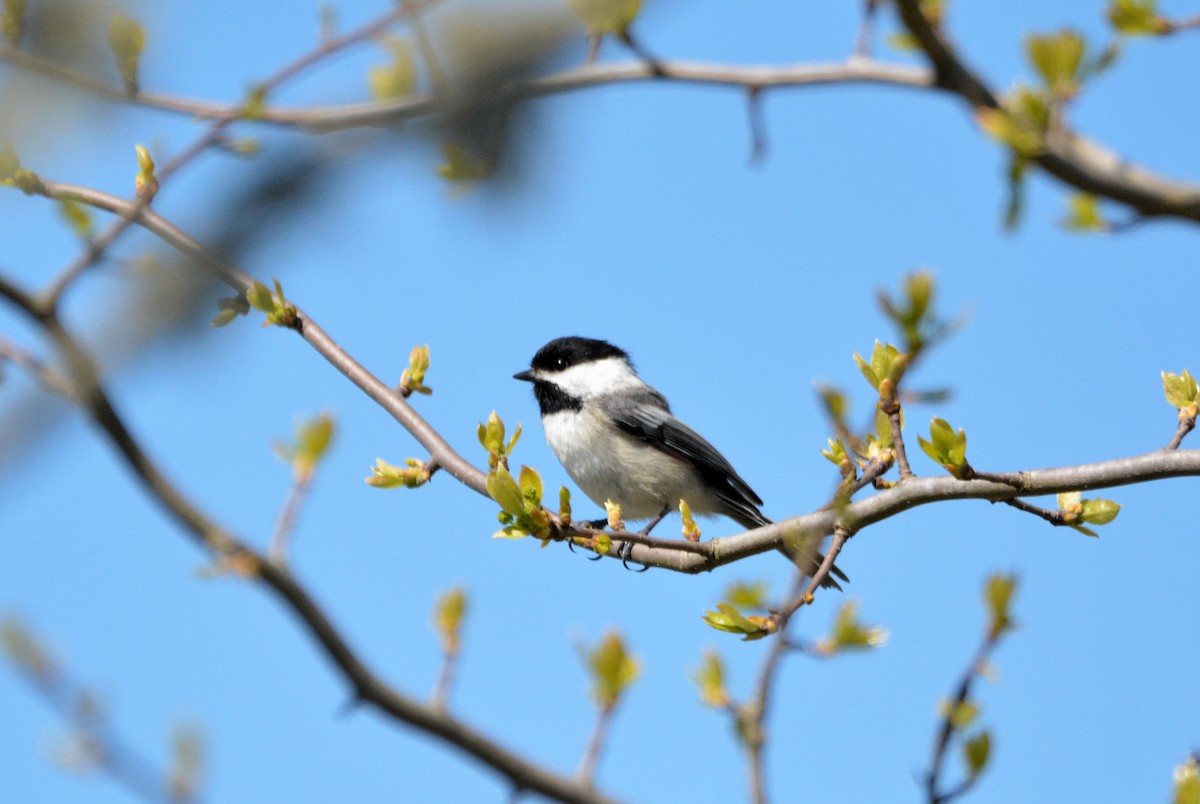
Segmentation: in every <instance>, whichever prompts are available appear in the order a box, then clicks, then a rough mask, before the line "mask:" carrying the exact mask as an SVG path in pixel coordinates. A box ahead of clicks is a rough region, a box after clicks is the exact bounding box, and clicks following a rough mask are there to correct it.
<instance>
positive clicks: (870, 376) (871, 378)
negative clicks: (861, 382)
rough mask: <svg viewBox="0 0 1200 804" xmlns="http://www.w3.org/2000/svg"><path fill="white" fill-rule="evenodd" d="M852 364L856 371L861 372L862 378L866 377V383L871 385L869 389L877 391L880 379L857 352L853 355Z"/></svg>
mask: <svg viewBox="0 0 1200 804" xmlns="http://www.w3.org/2000/svg"><path fill="white" fill-rule="evenodd" d="M878 342H879V341H876V343H878ZM854 362H855V364H856V365H857V366H858V370H859V371H861V372H862V375H863V376H864V377H866V379H867V382H869V383H870V384H871V387H872V388H874V389H875V390H876V391H878V390H879V380H880V377H879V375H878V374H876V373H875V369H874V368H872V367H871V364H870V363H868V362H867V361H866V360H863V357H862V355H860V354H859V353H858V352H855V353H854Z"/></svg>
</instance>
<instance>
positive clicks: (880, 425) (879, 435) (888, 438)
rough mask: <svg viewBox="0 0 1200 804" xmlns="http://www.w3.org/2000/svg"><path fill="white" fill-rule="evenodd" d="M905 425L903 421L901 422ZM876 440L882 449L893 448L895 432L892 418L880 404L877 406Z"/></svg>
mask: <svg viewBox="0 0 1200 804" xmlns="http://www.w3.org/2000/svg"><path fill="white" fill-rule="evenodd" d="M901 427H903V422H901ZM875 433H876V436H875V441H876V442H877V443H878V444H879V447H880V448H881V449H891V448H892V446H893V441H894V440H895V434H894V433H893V432H892V420H891V418H890V417H889V416H888V415H887V413H885V412H884V410H883V407H882V406H880V405H876V406H875Z"/></svg>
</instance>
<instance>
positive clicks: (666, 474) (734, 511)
mask: <svg viewBox="0 0 1200 804" xmlns="http://www.w3.org/2000/svg"><path fill="white" fill-rule="evenodd" d="M513 378H514V379H518V380H525V381H526V382H531V383H533V392H534V395H535V396H536V397H537V401H538V407H540V408H541V412H542V427H543V429H544V430H545V431H546V440H547V441H548V442H549V443H550V448H551V449H552V450H554V454H555V455H557V456H558V460H559V461H560V462H561V463H562V465H563V468H564V469H566V470H567V474H568V475H570V476H571V479H572V480H574V481H575V483H576V485H578V486H579V488H580V489H581V490H582V491H583V493H584V494H586V495H587V496H588V497H590V498H591V500H592V501H593V502H594V503H596V504H597V505H600V506H603V505H604V501H605V500H612V501H613V502H615V503H619V504H620V506H621V514H622V516H623V517H624V518H626V519H629V520H643V519H652V520H654V521H653V522H651V526H653V525H654V524H655V523H656V522H657V521H658V520H659V519H661V518H662V516H664V515H665V514H666V513H667V512H669V511H671V510H673V509H675V508H677V507H678V505H679V501H680V500H686V501H687V504H688V506H690V507H691V509H692V511H693V512H694V513H696V514H701V515H706V514H707V515H717V514H719V515H721V516H727V517H729V518H730V519H733V520H735V521H736V522H738V523H739V524H740V525H741V526H742V527H744V528H756V527H759V526H761V525H769V524H770V523H771V520H769V519H767V518H766V517H765V516H763V513H762V511H760V510H759V506H760V505H762V499H760V498H759V496H758V495H757V494H755V493H754V490H753V489H751V488H750V486H749V485H748V484H747V483H746V481H745V480H742V478H741V476H740V475H738V473H737V472H736V471H735V470H734V468H733V466H731V465H730V463H729V461H727V460H726V459H725V456H723V455H722V454H721V453H720V452H718V451H717V449H716V447H714V446H713V445H712V444H710V443H708V441H706V440H705V439H704V438H703V436H701V435H700V434H699V433H697V432H696V431H695V430H693V429H692V428H690V427H688V426H687V425H686V424H684V423H683V422H681V421H679V419H677V418H675V416H673V415H672V414H671V407H670V405H668V404H667V399H666V397H664V396H663V395H662V394H661V393H659V392H658V391H657V390H655V389H654V388H651V387H650V386H649V385H647V384H646V383H645V382H643V381H642V379H641V378H640V377H638V375H637V372H636V371H635V370H634V368H633V363H632V362H630V359H629V355H628V354H626V353H625V351H624V350H623V349H619V348H617V347H616V346H613V345H612V344H611V343H608V342H607V341H601V340H595V339H592V338H579V337H568V338H558V339H556V340H553V341H550V343H548V344H546V345H545V346H543V347H542V348H541V349H540V350H538V353H537V354H536V355H534V356H533V362H532V363H531V364H530V367H529V370H528V371H522V372H520V373H518V374H514V375H513ZM823 560H824V559H823V558H822V557H821V555H820V554H819V553H817V554H816V555H815V562H816V563H815V564H814V565H813V566H811V567H809V568H808V571H809V572H810V573H811V572H815V571H816V569H817V567H818V566H820V562H821V561H823ZM832 575H836V576H837V577H838V578H841V579H842V580H847V578H846V576H845V575H843V574H842V572H841V570H839V569H837V568H836V567H834V569H833V572H832V573H831V577H827V578H826V579H825V582H824V584H823V585H824V586H830V587H834V588H839V589H840V588H841V587H840V586H838V584H837V581H835V580H834V579H833V577H832Z"/></svg>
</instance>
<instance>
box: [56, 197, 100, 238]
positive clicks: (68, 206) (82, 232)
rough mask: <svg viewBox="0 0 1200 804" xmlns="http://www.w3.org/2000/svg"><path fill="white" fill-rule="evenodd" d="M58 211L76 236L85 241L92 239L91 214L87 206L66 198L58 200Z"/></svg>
mask: <svg viewBox="0 0 1200 804" xmlns="http://www.w3.org/2000/svg"><path fill="white" fill-rule="evenodd" d="M58 212H59V214H60V215H62V218H63V220H65V221H66V222H67V225H68V226H70V227H71V231H72V232H74V233H75V235H76V237H78V238H79V239H80V240H83V241H85V242H86V241H88V240H91V239H92V215H91V213H90V212H89V211H88V209H87V207H85V206H83V205H82V204H80V203H79V202H78V201H75V200H73V199H70V198H67V199H64V200H62V201H59V202H58Z"/></svg>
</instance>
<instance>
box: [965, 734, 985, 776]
mask: <svg viewBox="0 0 1200 804" xmlns="http://www.w3.org/2000/svg"><path fill="white" fill-rule="evenodd" d="M991 753H992V738H991V735H989V734H988V732H987V730H984V731H981V732H979V734H976V735H975V736H974V737H972V738H970V739H968V740H967V741H966V742H965V743H963V759H964V760H966V763H967V772H968V773H969V774H970V776H971V778H974V777H976V776H978V775H979V774H980V773H982V772H983V769H984V768H985V767H987V763H988V757H989V756H990V755H991Z"/></svg>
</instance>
